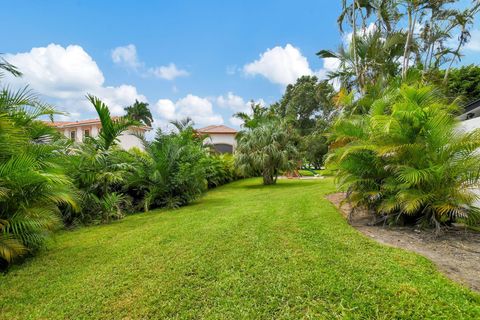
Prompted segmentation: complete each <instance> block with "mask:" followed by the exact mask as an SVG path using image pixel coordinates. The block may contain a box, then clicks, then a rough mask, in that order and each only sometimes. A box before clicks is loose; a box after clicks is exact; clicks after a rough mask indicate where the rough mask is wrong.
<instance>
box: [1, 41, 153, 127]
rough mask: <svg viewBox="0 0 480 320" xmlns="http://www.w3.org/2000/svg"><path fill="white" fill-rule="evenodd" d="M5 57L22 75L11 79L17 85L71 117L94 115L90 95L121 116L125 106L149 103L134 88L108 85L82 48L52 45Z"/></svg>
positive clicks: (9, 80)
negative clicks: (45, 99) (46, 100)
mask: <svg viewBox="0 0 480 320" xmlns="http://www.w3.org/2000/svg"><path fill="white" fill-rule="evenodd" d="M5 58H6V59H7V60H8V61H9V62H10V63H12V64H13V65H15V66H17V67H18V68H19V70H20V71H22V73H23V77H21V78H9V79H8V82H10V83H12V84H13V85H15V86H21V85H26V84H29V85H30V87H31V88H32V89H33V90H35V91H36V92H37V93H39V94H41V95H44V96H45V97H48V98H50V99H49V100H52V102H53V103H54V104H55V105H57V106H58V108H59V109H60V110H62V111H67V112H69V113H70V117H71V118H74V117H75V118H77V119H78V118H79V117H85V116H93V115H95V111H94V109H93V107H92V106H91V105H90V104H89V103H88V101H87V100H86V98H85V95H86V94H87V93H90V94H93V95H96V96H98V97H99V98H101V99H103V100H104V101H105V102H106V103H107V104H108V105H109V106H110V108H111V111H112V114H116V115H118V114H122V113H123V107H124V106H126V105H129V104H131V103H133V102H134V101H135V99H138V100H142V101H146V97H145V96H143V95H141V94H139V93H138V92H137V89H136V88H135V87H134V86H131V85H120V86H118V87H113V86H105V85H104V83H105V78H104V76H103V73H102V71H101V70H100V69H99V67H98V65H97V64H96V62H95V61H94V60H93V59H92V57H90V55H89V54H88V53H86V52H85V51H84V50H83V48H82V47H81V46H78V45H69V46H67V47H66V48H64V47H62V46H60V45H57V44H53V43H52V44H49V45H48V46H46V47H39V48H32V49H31V50H30V51H29V52H23V53H17V54H7V55H6V56H5Z"/></svg>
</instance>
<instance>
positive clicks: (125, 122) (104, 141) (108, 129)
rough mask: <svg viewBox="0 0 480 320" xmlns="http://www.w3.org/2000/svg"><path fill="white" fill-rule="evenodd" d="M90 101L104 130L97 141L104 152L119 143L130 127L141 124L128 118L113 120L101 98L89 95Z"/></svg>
mask: <svg viewBox="0 0 480 320" xmlns="http://www.w3.org/2000/svg"><path fill="white" fill-rule="evenodd" d="M87 98H88V100H89V101H90V103H91V104H92V105H93V107H94V108H95V110H96V111H97V114H98V117H99V118H100V122H101V124H102V129H101V130H100V133H99V135H98V138H97V139H96V142H97V145H98V146H99V147H100V148H101V149H104V150H108V149H109V148H110V147H111V146H113V145H114V144H116V143H117V141H118V137H119V136H120V135H121V134H122V133H123V132H125V131H126V130H127V129H128V128H129V127H131V126H134V125H138V124H139V122H138V121H136V120H133V119H129V118H126V117H117V118H112V116H111V115H110V110H109V108H108V106H107V105H106V104H105V103H103V102H102V100H100V99H99V98H97V97H95V96H92V95H87Z"/></svg>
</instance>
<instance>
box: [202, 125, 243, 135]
mask: <svg viewBox="0 0 480 320" xmlns="http://www.w3.org/2000/svg"><path fill="white" fill-rule="evenodd" d="M197 132H198V133H203V134H209V133H225V134H236V133H237V130H235V129H232V128H230V127H227V126H224V125H210V126H207V127H204V128H200V129H197Z"/></svg>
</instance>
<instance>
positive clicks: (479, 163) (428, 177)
mask: <svg viewBox="0 0 480 320" xmlns="http://www.w3.org/2000/svg"><path fill="white" fill-rule="evenodd" d="M455 108H456V107H455V106H454V105H448V104H446V103H445V102H444V101H443V100H442V99H441V98H439V95H438V92H436V91H435V90H434V89H432V88H430V87H420V88H415V87H408V86H403V87H402V88H401V89H399V90H398V91H396V92H392V93H391V94H390V95H389V96H386V97H384V98H383V99H379V100H377V101H376V102H375V103H374V105H373V106H372V109H371V112H370V114H368V115H365V116H356V117H354V118H350V119H342V120H340V121H339V122H338V123H337V124H336V126H335V127H334V130H333V135H332V137H331V139H332V141H333V142H334V146H335V147H336V148H335V149H334V150H333V151H332V152H331V154H330V156H329V161H330V163H333V164H336V165H337V166H338V169H339V181H340V182H341V183H343V184H344V185H345V186H346V187H347V188H348V189H349V197H350V199H351V200H352V202H353V204H354V205H355V206H367V207H369V208H370V209H372V210H374V211H376V212H377V213H379V214H381V215H383V216H384V217H386V218H389V217H403V218H404V219H408V218H409V217H412V218H415V219H419V220H420V221H422V222H425V223H427V224H430V225H434V226H436V227H437V228H440V226H441V225H442V224H445V223H450V222H452V221H456V220H459V219H463V220H466V221H467V220H469V219H470V220H471V219H477V218H478V217H479V211H478V208H476V207H475V206H474V202H475V201H476V200H477V199H478V196H477V195H476V194H475V192H474V189H475V188H478V187H479V186H480V180H479V178H480V176H479V173H480V156H479V155H478V153H477V151H476V150H477V148H479V147H480V131H478V130H477V131H474V132H472V133H463V132H461V131H459V130H458V129H457V128H456V125H457V122H456V120H455V118H454V116H453V115H452V112H453V111H454V110H455Z"/></svg>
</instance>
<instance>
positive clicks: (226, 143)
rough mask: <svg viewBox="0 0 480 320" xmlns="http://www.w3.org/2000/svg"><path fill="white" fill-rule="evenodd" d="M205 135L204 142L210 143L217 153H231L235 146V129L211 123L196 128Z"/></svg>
mask: <svg viewBox="0 0 480 320" xmlns="http://www.w3.org/2000/svg"><path fill="white" fill-rule="evenodd" d="M196 131H197V132H198V133H199V134H201V135H205V136H207V138H206V139H205V144H209V145H211V146H212V147H213V148H214V150H215V151H217V152H218V153H233V152H235V148H236V147H237V140H236V139H235V137H236V136H237V131H236V130H235V129H232V128H229V127H227V126H224V125H211V126H207V127H204V128H200V129H197V130H196Z"/></svg>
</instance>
